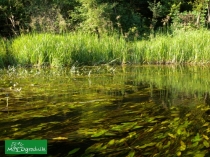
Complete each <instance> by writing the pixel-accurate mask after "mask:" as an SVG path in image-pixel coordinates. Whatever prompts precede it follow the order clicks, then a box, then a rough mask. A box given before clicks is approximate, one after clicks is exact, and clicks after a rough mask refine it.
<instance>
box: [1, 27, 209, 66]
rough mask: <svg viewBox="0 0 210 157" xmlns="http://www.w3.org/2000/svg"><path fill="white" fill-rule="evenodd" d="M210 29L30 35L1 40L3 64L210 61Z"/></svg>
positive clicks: (57, 64)
mask: <svg viewBox="0 0 210 157" xmlns="http://www.w3.org/2000/svg"><path fill="white" fill-rule="evenodd" d="M209 37H210V31H208V30H194V31H178V32H176V33H173V34H170V35H161V34H159V35H156V37H155V38H150V39H148V40H142V41H132V42H127V41H126V40H125V39H124V38H123V37H119V36H118V35H112V36H108V35H102V36H101V37H100V38H98V36H97V35H93V34H85V33H81V32H79V33H69V34H63V35H55V34H36V33H35V34H27V35H21V36H19V37H17V38H15V39H12V40H11V41H7V40H5V39H0V66H1V67H5V66H7V65H22V66H25V65H37V66H40V65H49V66H58V67H59V66H72V65H73V64H74V63H75V62H77V63H78V65H100V64H106V63H110V62H112V63H115V64H122V63H131V64H185V63H187V64H208V63H209V60H210V56H209V54H208V53H209V50H210V45H209V43H210V38H209Z"/></svg>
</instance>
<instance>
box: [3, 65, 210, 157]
mask: <svg viewBox="0 0 210 157" xmlns="http://www.w3.org/2000/svg"><path fill="white" fill-rule="evenodd" d="M110 69H111V68H107V67H106V68H101V67H91V68H90V67H86V68H84V67H83V70H81V69H78V71H77V73H71V72H69V71H68V70H66V69H65V70H58V71H42V70H40V71H39V70H38V72H37V70H33V69H29V70H28V69H20V70H18V69H16V71H13V72H9V73H8V71H6V72H5V73H4V72H1V74H2V77H1V79H0V85H1V87H2V88H3V89H4V90H1V91H0V98H1V101H0V108H1V109H3V108H4V109H5V104H6V98H5V95H6V94H7V93H8V94H9V99H8V104H9V107H8V108H9V112H5V110H1V112H0V116H1V119H0V125H1V127H0V132H1V133H0V138H1V139H2V140H1V142H0V154H2V155H1V156H3V155H4V140H6V139H47V140H48V155H46V156H61V157H63V156H75V157H78V156H82V157H85V156H110V157H112V156H113V157H114V156H129V157H133V156H146V157H147V156H148V157H150V156H156V157H162V156H169V157H170V156H171V157H173V156H195V157H196V154H197V157H207V156H209V155H210V151H209V147H210V142H209V138H210V116H209V115H210V107H209V105H210V103H209V102H210V96H209V92H210V91H209V89H210V81H209V79H208V78H209V75H210V70H209V68H205V67H181V66H177V67H175V66H141V67H116V68H112V69H115V71H114V72H113V71H112V70H110ZM90 70H91V72H92V73H91V76H90V75H88V74H89V72H90ZM64 71H66V72H64ZM11 86H12V87H11ZM20 88H21V89H22V90H21V91H18V92H17V90H16V89H20ZM28 156H33V155H28ZM43 156H45V155H43Z"/></svg>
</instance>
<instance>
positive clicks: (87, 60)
mask: <svg viewBox="0 0 210 157" xmlns="http://www.w3.org/2000/svg"><path fill="white" fill-rule="evenodd" d="M12 49H13V55H14V57H15V58H16V60H17V62H18V63H20V64H37V65H42V64H44V63H49V64H50V65H52V66H61V65H62V66H69V65H72V64H73V63H75V62H79V63H80V64H82V65H94V64H99V63H107V62H110V61H112V60H113V59H116V58H119V62H121V61H122V59H123V53H125V50H126V42H125V41H124V40H123V39H117V38H116V37H115V36H113V37H108V36H103V38H101V39H98V37H97V36H96V35H91V34H82V33H71V34H65V35H53V34H31V35H23V36H20V37H18V38H16V39H15V40H14V41H13V44H12Z"/></svg>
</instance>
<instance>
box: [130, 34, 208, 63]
mask: <svg viewBox="0 0 210 157" xmlns="http://www.w3.org/2000/svg"><path fill="white" fill-rule="evenodd" d="M209 42H210V31H207V30H197V31H188V32H184V31H179V32H178V33H176V34H174V35H173V36H169V35H168V36H161V35H159V36H157V37H155V38H153V39H151V40H150V41H140V42H136V43H135V46H134V47H135V50H134V54H135V56H133V57H132V62H135V63H138V62H141V63H148V64H151V63H191V64H192V63H199V64H200V63H201V64H205V63H209V60H210V55H209V50H210V45H209Z"/></svg>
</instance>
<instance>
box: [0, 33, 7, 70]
mask: <svg viewBox="0 0 210 157" xmlns="http://www.w3.org/2000/svg"><path fill="white" fill-rule="evenodd" d="M6 59H7V43H6V40H5V39H3V38H1V37H0V67H4V65H5V63H6Z"/></svg>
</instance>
